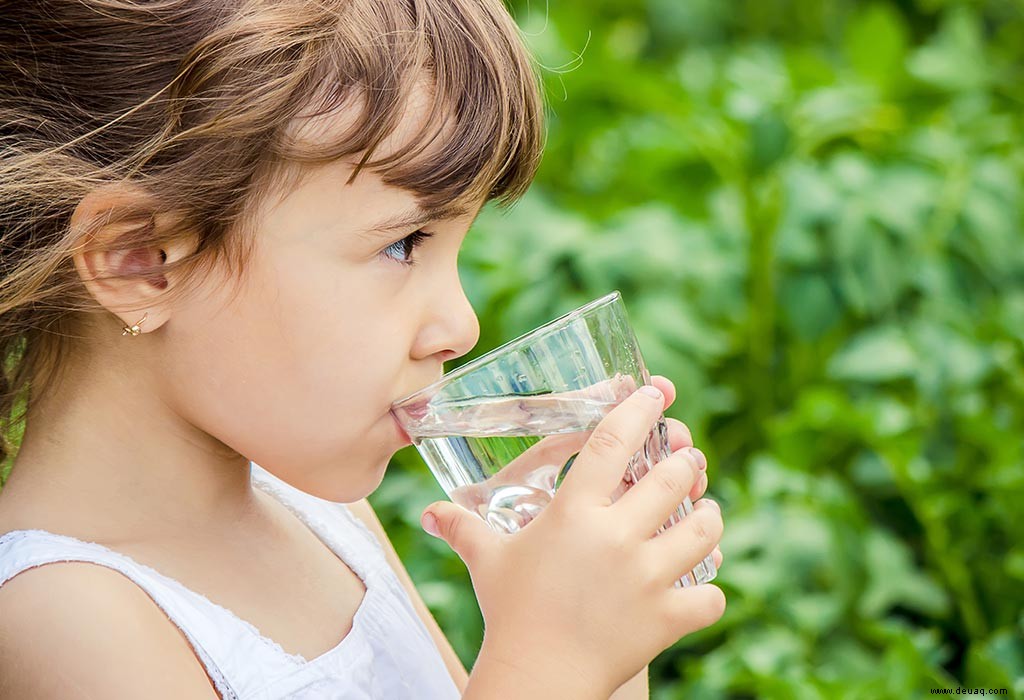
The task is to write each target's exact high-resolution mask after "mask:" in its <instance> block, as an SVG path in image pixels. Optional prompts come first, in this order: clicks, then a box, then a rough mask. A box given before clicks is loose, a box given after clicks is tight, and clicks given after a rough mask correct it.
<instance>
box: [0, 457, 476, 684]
mask: <svg viewBox="0 0 1024 700" xmlns="http://www.w3.org/2000/svg"><path fill="white" fill-rule="evenodd" d="M252 478H253V484H254V485H256V486H257V487H259V488H261V489H262V490H263V491H265V492H267V493H268V494H270V495H271V496H274V497H275V498H277V500H279V501H280V502H281V503H283V504H284V505H285V506H287V507H288V509H289V510H291V511H292V512H293V513H294V514H295V515H296V516H297V517H298V518H299V519H300V520H302V522H303V523H305V524H306V526H307V527H309V528H310V530H312V531H313V533H314V534H316V535H317V537H319V538H320V539H321V540H322V541H323V542H324V544H325V545H327V547H329V548H330V549H331V550H332V551H333V552H334V553H335V554H336V555H337V556H338V557H339V558H340V559H341V560H342V561H344V562H345V563H346V564H347V565H348V566H349V568H351V569H352V570H353V571H354V572H355V573H356V575H357V576H359V578H360V579H362V581H363V584H364V585H365V586H366V593H365V595H364V598H363V600H362V603H361V604H360V606H359V609H358V610H357V611H356V614H355V618H354V619H353V620H352V629H351V631H349V633H348V634H347V635H346V636H345V638H344V639H342V640H341V642H340V643H339V644H338V645H337V646H335V647H334V648H332V649H330V650H329V651H327V652H325V653H323V654H321V655H320V656H318V657H316V658H315V659H312V660H307V659H305V658H303V657H302V656H299V655H297V654H289V653H287V652H285V651H284V650H283V649H282V648H281V647H280V645H278V644H277V643H275V642H274V641H273V640H271V639H268V638H266V637H264V636H263V635H261V634H260V632H259V630H258V629H256V628H255V627H254V626H253V625H252V624H250V623H248V622H246V621H245V620H242V619H240V618H238V617H237V616H236V615H235V614H234V613H232V612H231V611H229V610H227V609H225V608H223V607H221V606H219V605H217V604H215V603H213V602H211V601H209V600H207V599H206V598H205V597H204V596H203V595H201V594H199V593H196V592H195V591H192V590H190V589H188V588H186V587H185V586H183V585H182V584H181V583H179V582H178V581H176V580H174V579H172V578H169V577H167V576H164V575H163V574H161V573H159V572H158V571H155V570H154V569H152V568H150V567H148V566H145V565H143V564H139V563H138V562H136V561H134V560H133V559H131V558H130V557H127V556H125V555H123V554H119V553H118V552H115V551H112V550H110V549H107V548H106V547H104V546H102V545H99V544H95V543H92V542H83V541H81V540H77V539H74V538H72V537H67V536H65V535H57V534H53V533H50V532H46V531H44V530H13V531H11V532H8V533H5V534H3V535H0V586H3V585H4V583H5V582H6V581H8V580H9V579H11V578H12V577H14V576H15V575H16V574H18V573H20V572H22V571H24V570H26V569H30V568H32V567H34V566H39V565H41V564H46V563H51V562H58V561H83V562H92V563H96V564H100V565H102V566H106V567H109V568H111V569H116V570H117V571H120V572H121V573H123V574H124V575H126V576H127V577H128V578H130V579H131V580H132V581H134V582H135V583H136V584H137V585H138V586H139V587H141V588H142V589H143V590H145V591H146V593H147V594H148V595H149V597H150V598H152V599H153V601H154V602H156V604H157V605H159V606H160V608H161V609H162V610H163V611H164V613H166V615H167V616H168V618H169V619H170V620H171V622H173V623H174V624H175V625H177V627H178V628H179V629H181V631H182V632H183V633H184V634H185V636H186V637H187V639H188V640H189V642H190V643H191V644H192V648H193V649H194V650H195V652H196V656H197V657H198V658H199V659H200V660H201V661H202V663H203V665H204V666H205V667H206V671H207V673H208V674H209V676H210V678H211V679H213V682H214V684H215V685H216V687H217V691H218V693H219V694H220V696H221V698H223V699H224V700H234V699H238V700H274V699H277V698H295V699H299V698H309V699H312V698H316V699H317V700H320V699H323V700H332V699H335V698H337V699H339V700H340V699H342V698H344V699H345V700H371V699H373V700H378V699H387V700H390V699H391V698H394V699H396V700H397V699H401V698H417V699H423V700H449V699H451V698H458V697H460V693H459V691H458V689H457V688H456V687H455V683H454V681H452V678H451V676H450V675H449V672H448V669H447V667H446V666H445V665H444V660H443V659H442V658H441V654H440V652H439V651H438V649H437V646H436V645H435V644H434V641H433V639H432V638H431V636H430V633H429V632H427V629H426V627H425V626H424V624H423V621H422V620H421V619H420V618H419V616H418V615H417V614H416V610H415V608H414V607H413V605H412V601H411V600H410V599H409V596H408V594H407V593H406V591H405V589H404V588H403V587H402V584H401V583H400V582H399V580H398V577H397V576H396V575H395V572H394V570H393V569H392V568H391V566H390V565H389V564H388V562H387V560H386V559H385V558H384V551H383V549H381V546H380V543H379V541H378V540H377V538H376V536H374V534H373V533H372V532H370V531H369V530H368V529H367V528H366V526H365V525H363V523H362V521H360V520H359V519H358V518H356V517H355V516H354V515H352V513H351V512H349V510H348V508H347V507H346V506H345V505H344V504H341V503H333V502H331V501H325V500H323V499H320V498H316V497H315V496H311V495H309V494H307V493H305V492H303V491H300V490H298V489H296V488H294V487H293V486H291V485H290V484H287V483H286V482H284V481H282V480H281V479H278V478H277V477H275V476H274V475H272V474H270V473H269V472H267V471H266V470H265V469H263V468H262V467H260V466H259V465H257V464H255V463H253V464H252Z"/></svg>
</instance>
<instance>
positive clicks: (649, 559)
mask: <svg viewBox="0 0 1024 700" xmlns="http://www.w3.org/2000/svg"><path fill="white" fill-rule="evenodd" d="M652 381H653V382H654V383H655V384H656V385H658V386H659V387H661V388H662V390H663V395H662V396H661V397H659V398H656V399H655V398H652V397H650V396H647V395H646V394H644V393H642V392H635V393H633V394H631V395H630V396H629V397H628V398H626V399H625V400H623V401H622V403H620V404H619V405H617V406H616V407H615V408H614V409H612V411H611V412H609V413H608V415H607V416H605V417H604V419H603V420H602V421H601V422H600V423H599V424H598V426H597V427H596V428H595V429H594V431H593V433H592V434H591V435H590V438H589V439H588V440H587V441H586V443H585V444H584V445H583V447H582V449H581V450H580V453H579V456H578V457H577V459H576V461H575V462H574V463H573V467H572V469H570V470H569V472H568V473H567V474H566V476H565V478H564V481H563V482H562V484H561V486H560V487H559V489H558V491H557V492H556V494H555V496H554V498H553V499H552V501H551V502H550V503H549V504H548V505H547V506H546V507H545V508H544V510H543V511H541V512H540V514H539V515H538V516H537V517H536V518H535V519H534V521H533V522H531V523H530V525H529V527H526V528H524V529H522V530H520V531H519V532H516V533H514V534H512V535H508V534H504V533H499V532H495V531H494V530H492V529H491V528H490V526H488V525H487V523H485V522H484V521H483V520H482V519H481V518H480V517H479V516H477V515H475V514H473V513H471V512H469V511H467V510H465V509H463V508H460V507H459V506H457V505H455V504H453V503H451V502H450V501H441V502H438V503H435V504H432V505H431V506H430V507H429V508H428V511H429V512H431V513H433V514H434V515H435V516H436V518H437V523H438V530H439V533H440V535H439V536H440V537H441V538H442V539H444V540H445V541H446V542H448V544H449V546H451V547H452V549H453V550H455V552H456V553H457V554H458V555H459V556H460V557H461V558H462V560H463V561H464V562H465V564H466V566H467V568H468V569H469V573H470V577H471V579H472V582H473V588H474V590H475V592H476V595H477V599H478V601H479V603H480V609H481V612H482V613H483V616H484V620H485V623H486V624H485V636H484V644H483V648H482V649H481V658H483V657H485V656H486V657H487V658H488V659H489V660H490V661H491V662H492V664H497V665H501V666H503V667H506V668H507V667H512V668H515V669H517V670H518V671H519V672H520V673H521V674H522V675H523V677H524V678H531V677H532V678H534V679H538V678H560V679H563V680H562V681H561V682H563V683H564V682H565V681H564V679H565V677H566V676H570V677H573V679H574V680H575V681H577V685H578V686H579V687H581V688H582V687H587V688H588V689H589V691H590V692H594V693H595V694H596V695H602V694H603V697H608V696H609V695H610V694H611V693H612V692H613V691H614V690H615V689H616V688H618V687H619V686H620V685H622V684H623V683H624V682H625V681H626V680H628V679H629V678H631V677H633V676H634V675H636V674H637V673H638V672H639V671H640V670H641V669H642V668H643V667H644V666H645V665H646V664H647V663H649V662H650V661H651V660H652V659H653V658H654V657H655V656H657V655H658V654H659V653H661V652H662V651H663V650H664V649H666V648H667V647H669V646H671V645H672V644H673V643H675V642H676V641H677V640H678V639H679V638H680V637H682V636H685V635H687V634H689V633H691V632H693V631H695V630H698V629H701V628H703V627H707V626H708V625H710V624H712V623H714V622H715V621H717V620H718V619H719V618H720V617H721V616H722V614H723V612H724V610H725V596H724V595H723V593H722V591H721V590H720V589H719V588H718V587H717V586H715V585H713V584H701V585H699V586H692V587H688V588H681V589H680V588H676V587H675V586H674V585H673V584H674V582H675V581H676V580H677V579H678V578H679V577H681V576H682V575H683V574H685V573H686V572H688V571H689V570H691V569H692V568H693V567H694V566H695V565H696V564H697V563H698V562H700V561H701V560H702V559H703V558H704V557H705V556H707V555H708V553H710V552H712V551H713V550H714V549H716V547H715V545H716V544H717V542H718V541H719V539H720V538H721V534H722V518H721V515H720V513H719V510H718V508H717V506H716V505H714V504H713V502H711V501H709V500H708V499H703V500H700V501H697V502H696V503H695V504H694V511H693V513H691V514H690V515H688V516H687V517H685V518H683V520H682V521H681V522H680V523H678V524H677V525H674V526H672V527H671V528H669V529H668V530H666V531H665V532H663V533H661V534H660V535H658V536H657V537H654V534H655V532H656V531H657V530H658V528H659V527H661V526H662V525H663V524H664V523H665V521H666V520H667V519H668V518H669V516H670V515H671V514H672V513H673V512H675V510H676V508H677V507H678V505H679V503H681V502H682V500H683V498H684V497H685V496H686V495H687V494H690V495H691V496H692V495H693V494H694V493H697V494H698V495H699V494H700V493H703V491H704V489H705V488H706V485H707V482H706V477H705V476H704V473H705V472H704V470H703V469H702V468H701V464H700V463H701V461H702V459H701V457H702V455H700V454H699V452H698V453H696V454H694V453H693V452H691V450H690V449H688V448H689V447H690V446H691V445H690V443H691V440H690V439H689V435H688V431H686V433H687V434H685V435H683V434H682V431H681V430H680V429H679V427H678V426H677V427H676V429H675V430H674V431H671V433H674V438H673V439H672V440H671V442H672V447H673V448H674V449H676V451H674V452H673V453H672V455H671V456H670V457H668V458H667V459H665V460H663V461H661V462H659V463H658V464H656V465H654V467H653V468H652V469H651V471H650V472H649V473H648V474H647V475H646V476H645V477H644V478H642V479H640V481H639V482H638V483H637V484H635V485H634V486H633V487H632V488H631V489H629V490H628V491H627V492H626V493H624V494H623V495H622V496H621V497H620V498H619V499H618V500H616V501H614V502H613V500H612V498H611V494H612V493H613V492H614V491H615V489H617V488H618V487H619V485H620V482H621V479H622V473H623V471H624V470H625V465H626V463H627V461H628V460H629V458H630V457H631V456H632V455H633V453H635V452H636V451H637V450H639V449H641V447H642V446H643V444H644V441H645V440H646V439H647V436H648V434H649V432H650V430H651V429H652V428H653V426H654V423H655V421H656V420H657V418H658V416H659V415H660V414H661V412H662V410H663V409H664V408H665V407H666V406H667V405H668V404H669V403H671V400H673V399H674V398H675V391H674V387H672V386H671V382H668V380H666V379H664V378H662V377H658V378H657V379H653V378H652ZM679 426H682V424H679ZM683 427H685V426H683ZM671 433H670V436H671ZM680 448H681V449H680ZM718 558H719V557H716V559H718Z"/></svg>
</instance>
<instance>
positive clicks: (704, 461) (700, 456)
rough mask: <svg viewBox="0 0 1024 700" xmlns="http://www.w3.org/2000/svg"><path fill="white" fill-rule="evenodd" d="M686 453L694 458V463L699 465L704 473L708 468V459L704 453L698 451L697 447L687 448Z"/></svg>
mask: <svg viewBox="0 0 1024 700" xmlns="http://www.w3.org/2000/svg"><path fill="white" fill-rule="evenodd" d="M686 451H687V452H689V453H690V456H691V457H693V461H694V462H696V463H697V468H698V469H700V470H701V471H704V470H705V469H707V468H708V458H707V457H705V456H704V453H703V452H701V451H700V450H698V449H697V448H696V447H687V448H686Z"/></svg>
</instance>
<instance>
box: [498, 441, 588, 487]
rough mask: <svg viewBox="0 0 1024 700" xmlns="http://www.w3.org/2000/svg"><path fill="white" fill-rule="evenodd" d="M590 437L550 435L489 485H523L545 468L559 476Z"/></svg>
mask: <svg viewBox="0 0 1024 700" xmlns="http://www.w3.org/2000/svg"><path fill="white" fill-rule="evenodd" d="M589 436H590V433H589V432H576V433H566V434H563V435H548V436H546V437H544V438H542V439H541V440H540V441H539V442H537V443H536V444H534V445H531V446H530V447H529V449H527V450H526V451H525V452H523V453H522V454H520V455H519V456H518V457H516V458H515V459H513V460H512V461H511V462H509V463H508V464H506V465H505V466H504V467H502V469H501V471H499V472H498V473H497V474H495V475H494V476H493V477H491V479H489V480H488V483H490V484H493V485H501V484H523V483H526V480H527V477H528V476H529V475H530V474H532V473H534V472H535V471H536V470H538V469H541V468H544V467H553V468H554V470H555V471H554V473H555V475H556V476H557V475H558V474H559V473H560V472H561V470H562V467H563V466H564V465H565V463H566V461H568V459H569V458H570V457H572V456H573V455H574V454H576V453H577V452H579V451H580V450H581V449H583V445H584V444H585V443H586V441H587V438H588V437H589Z"/></svg>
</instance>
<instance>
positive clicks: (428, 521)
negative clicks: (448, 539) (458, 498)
mask: <svg viewBox="0 0 1024 700" xmlns="http://www.w3.org/2000/svg"><path fill="white" fill-rule="evenodd" d="M420 525H422V526H423V529H424V530H426V531H427V533H429V534H431V535H433V536H434V537H440V536H441V531H440V530H438V529H437V518H436V517H434V514H433V513H429V512H428V513H424V514H423V517H422V518H421V519H420Z"/></svg>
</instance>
